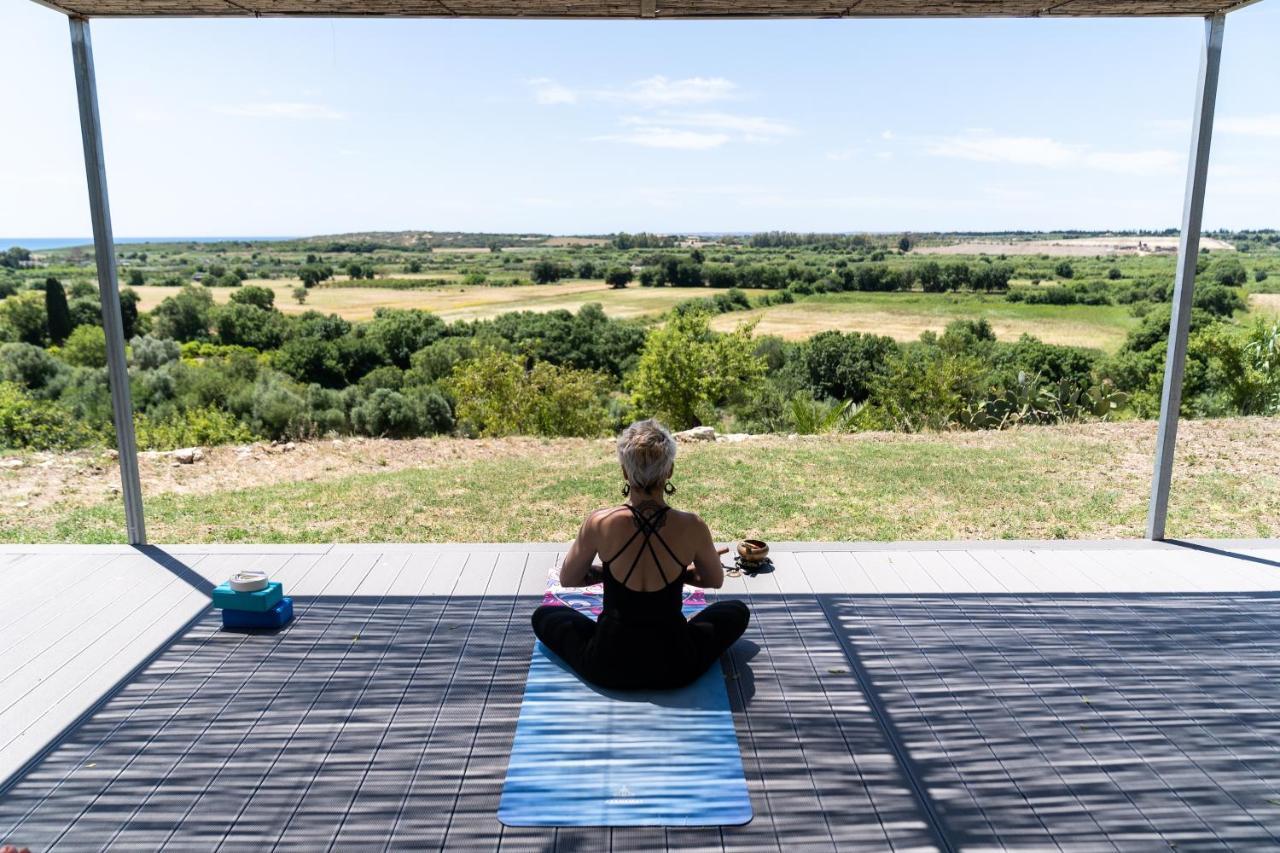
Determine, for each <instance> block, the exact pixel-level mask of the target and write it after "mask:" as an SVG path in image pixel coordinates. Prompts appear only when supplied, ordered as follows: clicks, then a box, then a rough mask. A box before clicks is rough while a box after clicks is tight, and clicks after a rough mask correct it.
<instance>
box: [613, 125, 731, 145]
mask: <svg viewBox="0 0 1280 853" xmlns="http://www.w3.org/2000/svg"><path fill="white" fill-rule="evenodd" d="M595 138H596V139H597V140H601V141H605V142H624V143H626V144H628V145H639V146H641V147H644V148H675V149H679V150H682V151H705V150H707V149H709V148H719V147H720V146H721V145H724V144H725V143H726V142H728V141H729V139H730V137H729V135H728V134H726V133H700V132H698V131H696V130H678V129H676V128H671V127H658V126H644V127H637V128H635V129H634V130H631V131H628V132H626V133H616V134H609V135H606V136H597V137H595Z"/></svg>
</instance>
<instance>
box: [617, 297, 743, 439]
mask: <svg viewBox="0 0 1280 853" xmlns="http://www.w3.org/2000/svg"><path fill="white" fill-rule="evenodd" d="M753 330H754V324H746V325H743V326H740V327H739V328H738V329H737V330H736V331H734V332H732V333H730V334H727V335H719V334H716V333H714V332H712V331H711V326H710V318H709V316H708V315H707V314H704V313H701V312H688V313H685V314H679V315H675V316H673V317H672V318H671V319H670V320H668V321H667V324H666V325H665V326H663V327H662V328H661V329H656V330H654V331H652V332H650V333H649V337H648V340H646V341H645V345H644V350H643V351H642V352H641V353H640V360H639V362H638V363H637V364H636V369H635V373H634V374H633V376H632V381H631V386H632V401H633V402H634V404H635V406H636V408H637V410H638V411H639V413H640V414H643V415H652V416H655V417H658V418H661V419H662V420H663V421H665V422H666V423H667V424H668V425H670V426H672V427H674V428H675V429H687V428H688V427H694V426H699V425H701V424H703V423H705V422H707V421H711V420H714V419H715V417H716V408H717V407H718V406H724V405H729V404H731V403H733V402H736V401H737V400H739V399H741V398H742V397H744V396H745V395H746V394H747V393H749V392H750V391H751V389H752V387H753V386H754V385H755V384H756V383H757V382H759V380H760V379H761V378H762V377H763V376H764V359H762V358H761V357H760V356H758V355H756V354H755V347H754V345H753V344H752V332H753Z"/></svg>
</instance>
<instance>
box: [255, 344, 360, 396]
mask: <svg viewBox="0 0 1280 853" xmlns="http://www.w3.org/2000/svg"><path fill="white" fill-rule="evenodd" d="M271 364H272V365H273V366H274V367H275V368H276V369H277V370H281V371H283V372H284V373H287V374H288V375H289V376H292V377H293V378H294V379H296V380H298V381H299V382H307V383H313V382H314V383H318V384H320V385H323V386H325V387H326V388H340V387H342V386H343V385H344V384H346V369H345V367H344V365H343V362H342V358H341V353H340V352H339V348H338V345H337V344H335V343H334V342H333V341H331V340H326V339H324V338H320V337H311V336H309V335H307V336H298V337H293V338H290V339H289V340H287V341H285V342H284V344H283V345H282V346H281V347H280V348H279V349H278V350H276V351H275V352H273V353H271Z"/></svg>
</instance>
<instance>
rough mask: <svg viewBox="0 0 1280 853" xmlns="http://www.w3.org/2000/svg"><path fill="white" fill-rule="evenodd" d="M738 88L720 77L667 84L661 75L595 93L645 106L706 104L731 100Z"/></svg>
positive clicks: (684, 80)
mask: <svg viewBox="0 0 1280 853" xmlns="http://www.w3.org/2000/svg"><path fill="white" fill-rule="evenodd" d="M737 88H738V87H737V86H736V85H735V84H734V83H733V82H731V81H729V80H726V79H724V78H723V77H686V78H685V79H683V80H670V79H668V78H666V77H664V76H662V75H661V74H657V75H654V76H653V77H646V78H645V79H643V80H637V81H636V82H635V83H632V84H631V85H630V86H629V87H627V88H625V89H617V90H605V91H602V92H598V93H597V96H598V97H600V98H601V99H602V100H615V101H626V102H630V103H636V104H642V105H644V106H650V107H657V106H678V105H688V104H709V103H712V102H714V101H723V100H725V99H726V98H731V97H733V95H734V91H735V90H736V89H737Z"/></svg>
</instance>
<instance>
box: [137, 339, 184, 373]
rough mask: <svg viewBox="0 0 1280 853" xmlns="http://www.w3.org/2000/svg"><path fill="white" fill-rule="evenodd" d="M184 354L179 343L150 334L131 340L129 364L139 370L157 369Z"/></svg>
mask: <svg viewBox="0 0 1280 853" xmlns="http://www.w3.org/2000/svg"><path fill="white" fill-rule="evenodd" d="M180 355H182V352H180V350H179V347H178V345H177V343H175V342H173V341H170V339H168V338H155V337H151V336H150V334H147V336H141V337H136V338H133V339H132V341H129V364H132V365H133V366H134V368H137V369H138V370H155V369H156V368H159V366H161V365H165V364H169V362H170V361H177V360H178V359H179V357H180Z"/></svg>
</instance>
